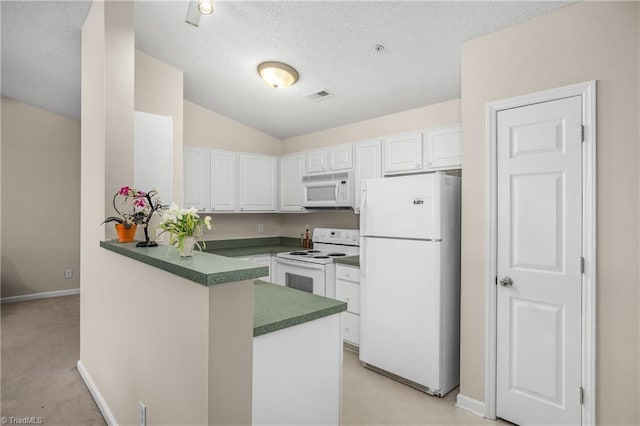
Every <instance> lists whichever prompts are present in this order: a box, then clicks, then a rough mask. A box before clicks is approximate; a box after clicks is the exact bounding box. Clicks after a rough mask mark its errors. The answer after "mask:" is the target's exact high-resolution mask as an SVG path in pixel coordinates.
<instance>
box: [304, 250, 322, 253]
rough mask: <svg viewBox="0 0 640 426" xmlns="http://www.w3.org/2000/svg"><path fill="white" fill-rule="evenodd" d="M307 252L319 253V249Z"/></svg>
mask: <svg viewBox="0 0 640 426" xmlns="http://www.w3.org/2000/svg"><path fill="white" fill-rule="evenodd" d="M307 253H320V250H307Z"/></svg>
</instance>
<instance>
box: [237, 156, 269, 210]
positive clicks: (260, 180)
mask: <svg viewBox="0 0 640 426" xmlns="http://www.w3.org/2000/svg"><path fill="white" fill-rule="evenodd" d="M238 164H239V182H238V184H239V195H240V210H242V211H274V210H275V209H276V188H277V186H276V180H277V175H278V174H277V171H278V163H277V158H276V157H271V156H268V155H257V154H238Z"/></svg>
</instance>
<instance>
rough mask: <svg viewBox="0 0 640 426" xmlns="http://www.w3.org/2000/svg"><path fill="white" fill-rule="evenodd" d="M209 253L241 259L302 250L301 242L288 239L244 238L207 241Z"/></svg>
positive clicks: (206, 250)
mask: <svg viewBox="0 0 640 426" xmlns="http://www.w3.org/2000/svg"><path fill="white" fill-rule="evenodd" d="M206 243H207V248H206V249H205V250H204V251H205V252H207V253H213V254H217V255H219V256H228V257H241V256H254V255H256V254H276V253H282V252H285V251H294V250H300V240H298V239H297V238H288V237H264V238H243V239H236V240H211V241H206Z"/></svg>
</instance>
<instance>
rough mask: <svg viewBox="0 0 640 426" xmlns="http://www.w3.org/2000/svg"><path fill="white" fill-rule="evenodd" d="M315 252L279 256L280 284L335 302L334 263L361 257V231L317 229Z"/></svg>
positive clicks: (314, 239)
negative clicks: (332, 299) (347, 257)
mask: <svg viewBox="0 0 640 426" xmlns="http://www.w3.org/2000/svg"><path fill="white" fill-rule="evenodd" d="M312 241H313V249H310V250H306V249H300V250H296V251H290V252H284V253H278V254H277V255H276V258H277V259H276V280H275V282H276V284H280V285H284V286H287V287H291V288H295V289H298V290H302V291H306V292H309V293H313V294H318V295H320V296H326V297H331V298H335V293H336V292H335V264H334V259H336V258H340V257H345V256H356V255H358V254H360V231H359V230H357V229H334V228H316V229H314V231H313V238H312Z"/></svg>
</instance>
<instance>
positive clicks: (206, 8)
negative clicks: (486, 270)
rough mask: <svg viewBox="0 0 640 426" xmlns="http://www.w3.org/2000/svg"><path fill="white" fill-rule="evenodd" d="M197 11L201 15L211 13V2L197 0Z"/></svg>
mask: <svg viewBox="0 0 640 426" xmlns="http://www.w3.org/2000/svg"><path fill="white" fill-rule="evenodd" d="M198 12H200V13H202V14H203V15H211V14H212V13H213V2H212V1H211V0H200V1H199V2H198Z"/></svg>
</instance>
